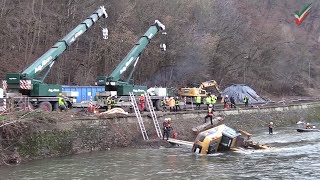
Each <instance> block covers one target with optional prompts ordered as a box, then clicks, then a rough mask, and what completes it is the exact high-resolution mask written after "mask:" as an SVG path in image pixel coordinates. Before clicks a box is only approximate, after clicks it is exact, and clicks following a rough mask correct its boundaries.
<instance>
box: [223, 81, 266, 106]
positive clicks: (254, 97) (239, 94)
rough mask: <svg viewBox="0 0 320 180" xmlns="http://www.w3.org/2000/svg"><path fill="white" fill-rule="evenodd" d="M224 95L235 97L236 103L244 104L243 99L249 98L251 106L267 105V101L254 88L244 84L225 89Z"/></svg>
mask: <svg viewBox="0 0 320 180" xmlns="http://www.w3.org/2000/svg"><path fill="white" fill-rule="evenodd" d="M222 95H223V96H224V97H225V96H226V95H228V96H229V98H230V97H231V96H233V97H234V99H235V103H243V98H244V97H245V96H247V97H248V98H249V104H255V103H266V102H267V100H266V99H264V98H262V97H260V96H259V95H258V94H257V93H256V92H255V91H254V90H253V89H252V88H250V87H249V86H247V85H244V84H234V85H232V86H229V87H227V88H225V89H224V90H223V91H222Z"/></svg>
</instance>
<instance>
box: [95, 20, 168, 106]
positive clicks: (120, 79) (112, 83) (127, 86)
mask: <svg viewBox="0 0 320 180" xmlns="http://www.w3.org/2000/svg"><path fill="white" fill-rule="evenodd" d="M164 29H165V26H164V25H163V24H162V23H161V22H160V21H158V20H156V21H155V23H154V24H153V25H151V27H150V28H149V29H148V30H147V32H146V33H145V34H144V35H143V36H141V38H140V39H139V41H138V42H137V43H136V44H135V45H134V47H133V48H132V49H131V50H130V52H129V53H128V54H127V55H126V57H125V58H124V59H123V60H122V61H121V62H120V64H119V65H118V66H117V67H116V68H115V69H114V70H113V72H112V73H111V74H110V75H109V76H98V77H97V82H96V85H98V86H105V91H101V92H97V93H96V97H97V99H98V104H99V106H100V107H106V106H107V104H106V99H107V97H108V96H115V97H117V98H118V100H119V101H118V102H120V101H122V102H124V103H122V104H121V107H122V106H126V105H128V104H125V103H126V102H128V100H129V98H128V96H129V93H130V92H133V94H135V95H141V94H144V92H146V91H147V87H146V86H141V85H134V84H133V83H132V81H131V77H132V75H133V72H134V70H135V67H136V65H137V63H138V61H139V58H140V55H141V53H142V51H143V50H144V49H145V48H146V47H147V45H148V44H149V43H150V40H151V39H152V38H153V37H154V36H155V35H157V34H158V32H159V31H161V30H164ZM131 66H133V67H131ZM129 68H131V71H130V73H128V72H127V70H128V69H129ZM124 74H126V75H127V76H128V77H126V78H124ZM151 99H152V101H153V102H154V103H158V104H159V107H160V99H161V97H154V96H152V97H151ZM157 100H158V102H156V101H157Z"/></svg>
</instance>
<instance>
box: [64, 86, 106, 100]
mask: <svg viewBox="0 0 320 180" xmlns="http://www.w3.org/2000/svg"><path fill="white" fill-rule="evenodd" d="M99 91H105V87H104V86H62V92H78V96H77V101H76V102H77V103H80V102H81V101H90V96H92V100H95V96H96V92H99Z"/></svg>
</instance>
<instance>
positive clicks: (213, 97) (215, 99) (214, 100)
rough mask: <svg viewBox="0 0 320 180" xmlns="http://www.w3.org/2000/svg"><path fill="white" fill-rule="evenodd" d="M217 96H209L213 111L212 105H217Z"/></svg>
mask: <svg viewBox="0 0 320 180" xmlns="http://www.w3.org/2000/svg"><path fill="white" fill-rule="evenodd" d="M217 99H218V98H217V96H215V95H214V94H212V95H211V104H212V109H213V111H214V105H215V104H216V103H217Z"/></svg>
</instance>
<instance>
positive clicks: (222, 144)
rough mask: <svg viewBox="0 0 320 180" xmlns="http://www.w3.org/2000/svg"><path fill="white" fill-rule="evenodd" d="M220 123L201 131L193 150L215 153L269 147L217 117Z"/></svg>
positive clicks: (202, 152)
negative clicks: (254, 140)
mask: <svg viewBox="0 0 320 180" xmlns="http://www.w3.org/2000/svg"><path fill="white" fill-rule="evenodd" d="M215 120H218V122H219V123H218V124H217V125H216V126H214V127H212V128H209V129H208V130H205V131H202V132H200V133H199V134H198V135H197V137H196V139H195V141H194V143H193V147H192V152H195V153H199V154H214V153H217V152H223V151H236V152H237V151H241V150H242V149H268V148H269V146H267V145H262V144H259V143H256V142H253V141H252V140H251V136H252V134H250V133H248V132H246V131H243V130H239V131H237V130H235V129H233V128H231V127H229V126H227V125H225V124H224V123H221V121H220V120H221V117H217V118H215Z"/></svg>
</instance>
